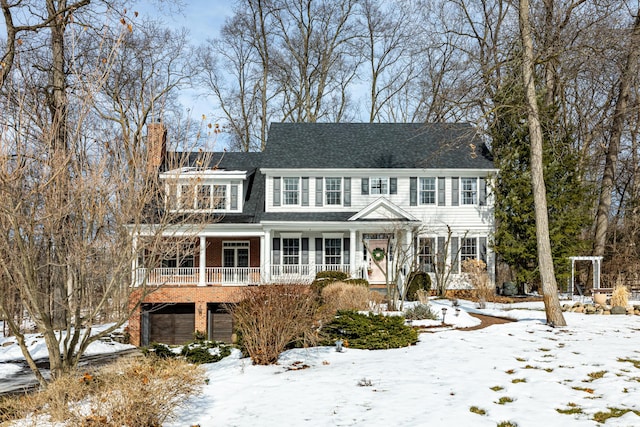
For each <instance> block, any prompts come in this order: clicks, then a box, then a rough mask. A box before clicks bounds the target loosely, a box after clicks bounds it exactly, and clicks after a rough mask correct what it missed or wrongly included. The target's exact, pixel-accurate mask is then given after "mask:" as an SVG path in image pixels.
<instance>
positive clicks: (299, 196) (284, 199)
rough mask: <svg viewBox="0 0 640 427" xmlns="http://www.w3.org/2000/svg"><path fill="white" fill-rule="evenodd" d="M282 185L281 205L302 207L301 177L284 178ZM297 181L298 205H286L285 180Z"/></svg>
mask: <svg viewBox="0 0 640 427" xmlns="http://www.w3.org/2000/svg"><path fill="white" fill-rule="evenodd" d="M281 179H282V181H281V184H280V200H281V201H280V205H281V206H301V205H302V178H301V177H299V176H283V177H281ZM287 179H296V180H298V190H297V193H298V203H286V197H285V180H287Z"/></svg>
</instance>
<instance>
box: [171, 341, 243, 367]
mask: <svg viewBox="0 0 640 427" xmlns="http://www.w3.org/2000/svg"><path fill="white" fill-rule="evenodd" d="M211 350H213V352H212V351H211ZM180 354H181V355H182V356H184V357H185V358H186V359H187V361H188V362H189V363H195V364H201V363H215V362H219V361H220V360H222V359H224V358H225V357H227V356H228V355H230V354H231V347H230V346H228V345H226V344H224V343H217V342H214V341H206V340H201V341H197V342H194V343H191V344H187V345H185V346H184V347H182V351H181V352H180Z"/></svg>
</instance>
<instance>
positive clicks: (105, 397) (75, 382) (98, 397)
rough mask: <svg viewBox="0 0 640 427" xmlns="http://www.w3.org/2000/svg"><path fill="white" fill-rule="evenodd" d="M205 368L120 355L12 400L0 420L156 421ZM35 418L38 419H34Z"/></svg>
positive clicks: (200, 381)
mask: <svg viewBox="0 0 640 427" xmlns="http://www.w3.org/2000/svg"><path fill="white" fill-rule="evenodd" d="M204 378H205V374H204V372H203V371H202V370H201V369H200V368H199V367H197V366H195V365H191V364H189V363H187V362H186V361H184V360H180V359H160V358H157V357H143V358H136V359H121V360H119V361H118V362H116V363H113V364H111V365H106V366H104V367H102V368H101V369H99V370H97V371H96V372H94V373H93V374H90V373H87V372H85V373H81V372H78V371H76V372H73V373H71V374H67V375H63V376H61V377H60V378H58V379H56V380H54V381H52V382H51V383H50V384H49V386H48V387H47V389H45V390H43V391H41V392H38V393H33V394H28V395H24V396H20V397H14V398H7V399H15V402H17V403H18V404H12V405H7V406H8V407H10V408H11V411H12V412H11V414H10V417H11V418H8V417H7V415H8V413H5V414H3V415H4V417H3V419H0V422H2V421H5V420H8V419H20V418H24V417H26V416H28V415H29V414H34V413H38V414H42V415H45V416H46V415H48V416H49V417H50V420H51V421H58V422H64V423H66V424H65V425H77V426H80V425H87V426H88V425H105V426H106V425H109V426H128V427H134V426H159V425H162V424H163V423H165V422H166V421H168V420H170V419H171V418H172V417H173V413H174V411H175V409H177V408H178V407H179V406H181V405H183V404H184V403H185V402H186V401H187V400H188V399H189V398H190V397H191V396H192V395H194V394H197V393H199V392H200V390H201V388H202V386H203V385H204ZM37 423H38V422H37V421H36V424H37Z"/></svg>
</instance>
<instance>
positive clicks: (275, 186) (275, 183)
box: [273, 177, 280, 206]
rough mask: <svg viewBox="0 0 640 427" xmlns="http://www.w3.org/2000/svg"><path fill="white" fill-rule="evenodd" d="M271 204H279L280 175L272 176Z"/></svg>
mask: <svg viewBox="0 0 640 427" xmlns="http://www.w3.org/2000/svg"><path fill="white" fill-rule="evenodd" d="M273 206H280V177H273Z"/></svg>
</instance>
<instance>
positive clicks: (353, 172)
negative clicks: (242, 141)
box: [260, 168, 499, 177]
mask: <svg viewBox="0 0 640 427" xmlns="http://www.w3.org/2000/svg"><path fill="white" fill-rule="evenodd" d="M260 171H261V172H262V173H263V174H265V175H267V176H279V175H295V176H303V175H313V174H318V175H336V174H340V175H346V176H350V177H378V176H415V175H417V174H418V175H424V174H429V175H433V176H456V175H467V176H478V175H491V174H497V173H498V172H499V169H497V168H491V169H477V168H474V169H471V168H464V169H463V168H457V169H442V168H437V169H436V168H433V169H429V168H418V169H407V168H375V169H330V168H323V169H319V168H305V169H285V168H282V169H279V168H261V169H260Z"/></svg>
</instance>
